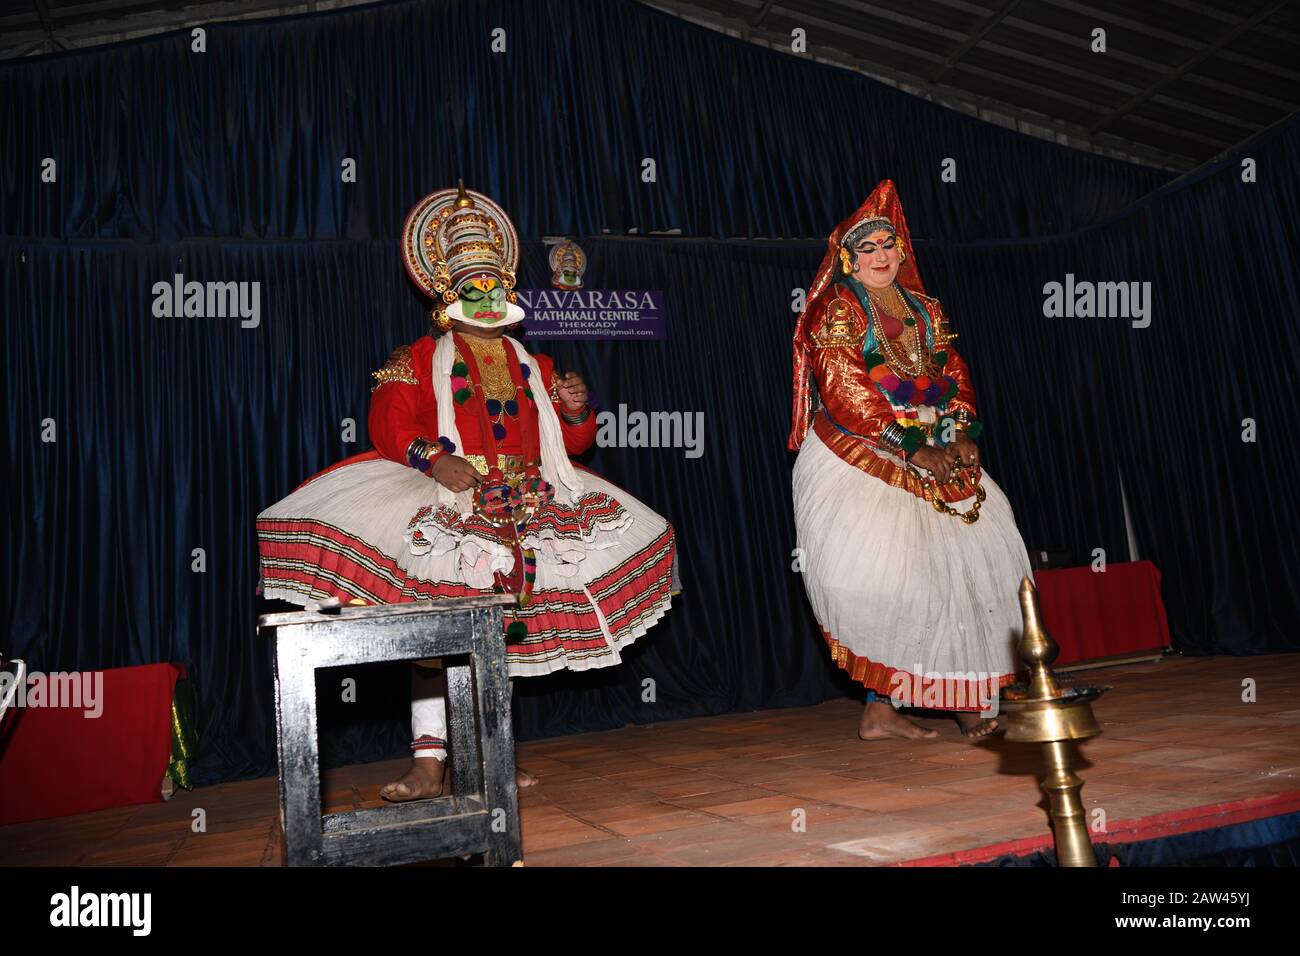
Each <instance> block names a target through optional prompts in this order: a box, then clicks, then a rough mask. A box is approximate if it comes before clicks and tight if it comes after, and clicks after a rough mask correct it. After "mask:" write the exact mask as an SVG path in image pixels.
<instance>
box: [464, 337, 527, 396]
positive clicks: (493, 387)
mask: <svg viewBox="0 0 1300 956" xmlns="http://www.w3.org/2000/svg"><path fill="white" fill-rule="evenodd" d="M461 341H463V342H464V343H465V344H466V345H468V346H469V350H470V351H471V352H473V353H474V364H475V365H477V366H478V376H479V379H480V381H479V385H481V386H482V387H483V397H484V398H485V399H487V398H494V399H496V400H497V401H498V402H508V401H510V400H511V399H512V398H514V397H515V383H514V382H513V381H511V379H510V365H509V363H508V361H507V360H506V344H505V342H504V341H502V339H501V336H499V335H498V336H496V337H495V338H490V339H488V338H483V337H482V336H478V335H462V336H461Z"/></svg>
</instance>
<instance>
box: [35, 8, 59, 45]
mask: <svg viewBox="0 0 1300 956" xmlns="http://www.w3.org/2000/svg"><path fill="white" fill-rule="evenodd" d="M32 10H34V11H35V12H36V19H37V20H39V21H40V23H41V33H42V34H43V35H44V37H45V41H46V42H47V43H49V45H50V49H51V50H62V49H63V43H62V41H60V40H59V38H58V37H57V36H55V32H54V31H55V27H54V18H53V17H52V16H51V15H50V4H49V0H32Z"/></svg>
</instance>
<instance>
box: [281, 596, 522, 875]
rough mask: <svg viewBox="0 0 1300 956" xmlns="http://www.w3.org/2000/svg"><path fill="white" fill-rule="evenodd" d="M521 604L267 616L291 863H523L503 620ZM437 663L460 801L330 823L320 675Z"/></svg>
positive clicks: (504, 600) (509, 600) (470, 601)
mask: <svg viewBox="0 0 1300 956" xmlns="http://www.w3.org/2000/svg"><path fill="white" fill-rule="evenodd" d="M514 602H515V598H514V596H512V595H509V594H502V595H493V596H490V597H472V598H456V599H453V600H445V601H422V602H417V603H414V604H387V605H379V606H367V607H343V608H340V609H338V610H336V611H334V612H333V613H329V612H326V611H291V612H289V613H285V614H266V615H263V616H262V618H261V619H260V620H259V622H258V630H259V631H266V632H268V633H269V634H270V635H271V637H272V639H273V640H274V641H275V730H276V749H277V751H278V753H279V758H280V825H281V827H282V828H283V830H284V856H285V862H286V863H288V865H289V866H348V865H354V866H395V865H398V864H402V863H415V862H420V861H424V860H432V859H439V858H446V857H455V856H464V855H466V854H470V853H483V854H484V855H485V858H486V861H487V863H488V865H489V866H510V865H512V864H514V863H515V862H517V861H519V860H521V859H522V857H523V851H522V842H521V840H520V834H519V795H518V792H517V791H516V788H515V746H514V733H513V731H512V729H511V725H510V680H509V673H508V671H507V670H506V651H505V634H504V629H503V624H502V608H503V607H506V606H508V605H510V604H513V603H514ZM431 657H439V658H443V662H444V666H445V667H446V671H447V697H448V702H447V703H448V721H449V731H448V733H449V735H450V743H451V755H450V759H451V761H452V765H451V768H450V769H451V772H452V794H451V796H450V797H441V798H438V799H433V800H414V801H411V802H409V803H396V804H393V805H392V806H391V807H379V808H375V809H370V810H354V811H352V812H350V813H331V814H327V815H326V816H324V817H322V816H321V796H320V754H319V751H318V749H317V726H316V671H317V670H318V669H320V668H324V667H339V666H343V665H347V664H372V663H379V662H383V661H404V660H412V661H414V660H421V659H424V658H431ZM476 678H477V679H476ZM475 688H477V695H476V694H475ZM475 703H477V704H478V715H479V720H478V732H476V731H475V720H474V710H475V706H474V705H475Z"/></svg>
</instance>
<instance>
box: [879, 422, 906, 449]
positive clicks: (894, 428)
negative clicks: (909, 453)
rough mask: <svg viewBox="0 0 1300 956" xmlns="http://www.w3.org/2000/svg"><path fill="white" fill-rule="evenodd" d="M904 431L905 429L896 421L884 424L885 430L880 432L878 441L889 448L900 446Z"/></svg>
mask: <svg viewBox="0 0 1300 956" xmlns="http://www.w3.org/2000/svg"><path fill="white" fill-rule="evenodd" d="M906 433H907V430H906V429H905V428H903V426H902V425H900V424H898V422H890V423H889V424H888V425H886V426H885V430H884V431H882V432H881V433H880V441H881V443H882V444H884V445H886V446H888V447H889V448H894V449H898V448H902V447H903V436H904V435H905V434H906Z"/></svg>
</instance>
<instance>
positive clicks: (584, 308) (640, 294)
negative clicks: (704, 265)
mask: <svg viewBox="0 0 1300 956" xmlns="http://www.w3.org/2000/svg"><path fill="white" fill-rule="evenodd" d="M519 305H520V306H521V307H522V308H523V310H524V313H525V317H524V334H525V335H527V336H528V338H530V339H639V340H641V341H646V342H656V341H659V342H661V341H663V340H664V339H666V338H668V320H667V317H666V316H665V315H664V294H663V293H662V292H646V291H643V290H640V289H520V290H519Z"/></svg>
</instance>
